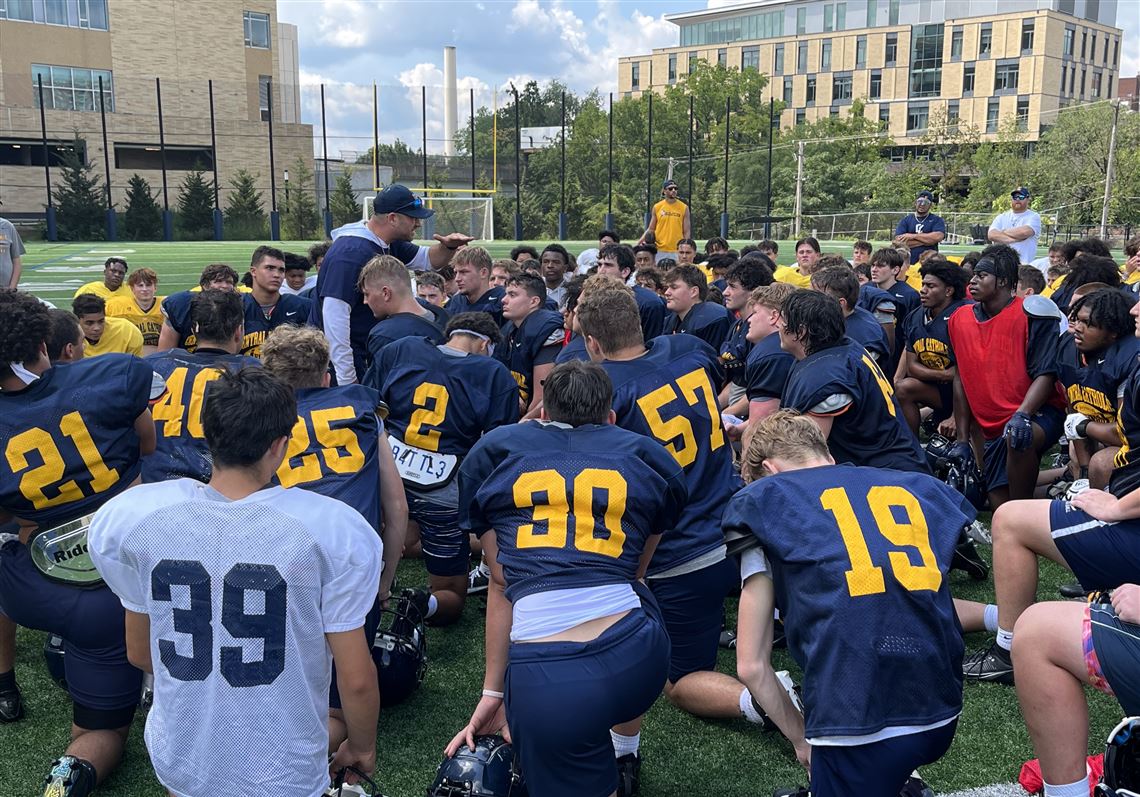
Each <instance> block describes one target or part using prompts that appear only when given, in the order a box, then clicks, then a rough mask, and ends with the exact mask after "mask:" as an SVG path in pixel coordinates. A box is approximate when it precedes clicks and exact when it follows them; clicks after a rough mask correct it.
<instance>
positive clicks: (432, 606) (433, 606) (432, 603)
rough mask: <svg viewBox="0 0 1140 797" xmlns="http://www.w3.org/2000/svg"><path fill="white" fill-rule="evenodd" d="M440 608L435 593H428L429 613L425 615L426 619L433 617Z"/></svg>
mask: <svg viewBox="0 0 1140 797" xmlns="http://www.w3.org/2000/svg"><path fill="white" fill-rule="evenodd" d="M438 610H439V599H438V598H436V597H435V594H434V593H433V594H431V595H428V608H427V615H426V616H425V617H424V619H425V620H426V619H428V617H431V616H432V615H433V614H435V613H436V612H437V611H438Z"/></svg>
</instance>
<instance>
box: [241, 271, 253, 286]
mask: <svg viewBox="0 0 1140 797" xmlns="http://www.w3.org/2000/svg"><path fill="white" fill-rule="evenodd" d="M239 283H240V284H242V285H244V286H245V287H247V288H252V287H253V272H252V271H247V272H245V273H244V274H242V275H241V279H240V280H239Z"/></svg>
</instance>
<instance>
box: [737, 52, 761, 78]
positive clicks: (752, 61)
mask: <svg viewBox="0 0 1140 797" xmlns="http://www.w3.org/2000/svg"><path fill="white" fill-rule="evenodd" d="M740 69H741V71H743V70H745V69H754V70H756V71H757V72H759V71H760V48H759V47H745V48H744V49H743V50H741V51H740Z"/></svg>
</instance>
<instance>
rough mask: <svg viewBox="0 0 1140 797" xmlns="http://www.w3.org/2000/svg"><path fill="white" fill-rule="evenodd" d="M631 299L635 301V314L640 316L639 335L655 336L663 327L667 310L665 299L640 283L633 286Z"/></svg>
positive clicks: (646, 337) (648, 337)
mask: <svg viewBox="0 0 1140 797" xmlns="http://www.w3.org/2000/svg"><path fill="white" fill-rule="evenodd" d="M633 300H634V301H635V302H637V315H638V316H639V317H640V318H641V337H642V338H644V339H645V340H649V339H650V338H655V337H657V336H658V335H660V334H661V332H662V330H664V329H665V316H666V314H667V313H668V312H669V310H668V308H667V307H665V300H664V299H662V298H661V297H660V296H658V295H657V292H656V291H651V290H649V289H648V288H644V287H642V286H641V285H634V286H633Z"/></svg>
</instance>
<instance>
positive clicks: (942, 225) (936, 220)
mask: <svg viewBox="0 0 1140 797" xmlns="http://www.w3.org/2000/svg"><path fill="white" fill-rule="evenodd" d="M931 232H940V233H945V232H946V222H945V220H943V218H942V217H941V216H936V215H935V214H933V213H927V214H926V215H925V216H923V217H922V218H921V219H920V218H919V217H918V216H916V215H915V214H914V213H909V214H907V215H906V216H903V217H902V218H901V219H900V220H899V223H898V226H897V227H895V235H902V234H904V233H919V234H924V233H931ZM931 249H933V250H934V251H935V252H937V251H938V244H930V245H929V246H927V245H916V246H914V247H913V248H912V249H911V250H910V262H911V264H912V265H913V264H915V263H917V262H918V259H919V258H920V257H922V254H923V252H928V251H930V250H931Z"/></svg>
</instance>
